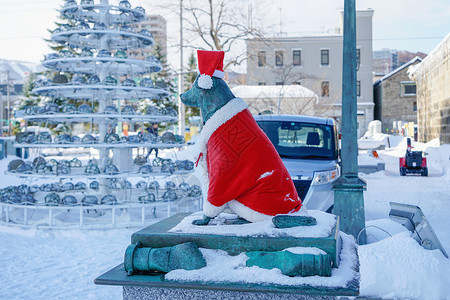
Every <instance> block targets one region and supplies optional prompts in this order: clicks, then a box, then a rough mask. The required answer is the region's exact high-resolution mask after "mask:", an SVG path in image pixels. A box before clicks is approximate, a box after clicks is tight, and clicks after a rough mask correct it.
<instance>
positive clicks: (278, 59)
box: [275, 50, 283, 67]
mask: <svg viewBox="0 0 450 300" xmlns="http://www.w3.org/2000/svg"><path fill="white" fill-rule="evenodd" d="M282 65H283V51H281V50H278V51H275V66H277V67H280V66H282Z"/></svg>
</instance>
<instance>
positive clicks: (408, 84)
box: [400, 81, 416, 96]
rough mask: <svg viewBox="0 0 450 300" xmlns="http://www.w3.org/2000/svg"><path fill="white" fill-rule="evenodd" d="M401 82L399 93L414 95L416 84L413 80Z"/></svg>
mask: <svg viewBox="0 0 450 300" xmlns="http://www.w3.org/2000/svg"><path fill="white" fill-rule="evenodd" d="M400 84H401V95H402V96H415V95H416V84H415V83H414V82H413V81H403V82H400Z"/></svg>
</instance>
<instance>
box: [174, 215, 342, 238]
mask: <svg viewBox="0 0 450 300" xmlns="http://www.w3.org/2000/svg"><path fill="white" fill-rule="evenodd" d="M308 213H309V215H310V216H311V217H314V218H315V219H316V221H317V225H315V226H303V227H301V230H299V228H298V227H293V228H285V229H279V228H275V226H274V225H273V223H272V220H267V221H261V222H256V223H248V224H242V225H224V224H223V223H225V220H224V219H227V218H229V216H230V215H229V214H224V213H222V214H220V215H219V216H218V217H216V219H217V220H218V221H216V222H217V223H216V224H217V225H216V226H210V225H208V226H196V225H192V221H193V220H196V219H201V218H202V217H203V213H202V212H197V213H193V214H191V215H189V216H187V217H186V218H184V219H183V220H182V221H181V222H180V223H179V224H178V225H177V226H175V227H174V228H172V229H170V230H169V232H175V233H195V234H214V235H228V236H270V237H277V236H292V237H297V238H301V237H328V236H329V235H330V233H331V230H332V229H333V227H334V226H335V224H336V217H335V216H334V215H331V214H327V213H325V212H322V211H318V210H308Z"/></svg>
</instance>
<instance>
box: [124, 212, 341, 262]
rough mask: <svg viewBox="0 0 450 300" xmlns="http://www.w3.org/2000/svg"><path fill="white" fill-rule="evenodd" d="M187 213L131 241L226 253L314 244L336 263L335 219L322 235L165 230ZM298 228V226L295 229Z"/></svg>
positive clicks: (337, 230)
mask: <svg viewBox="0 0 450 300" xmlns="http://www.w3.org/2000/svg"><path fill="white" fill-rule="evenodd" d="M187 216H189V214H176V215H174V216H172V217H170V218H167V219H164V220H162V221H160V222H158V223H155V224H153V225H151V226H149V227H147V228H144V229H142V230H140V231H138V232H136V233H134V234H133V235H132V236H131V244H136V243H138V242H139V243H141V244H142V247H152V248H163V247H172V246H175V245H178V244H183V243H187V242H193V243H194V244H195V245H197V247H198V248H206V249H220V250H224V251H227V252H228V254H230V255H238V254H240V253H242V252H251V251H280V250H283V249H286V248H290V247H316V248H319V249H321V250H323V251H325V252H326V253H327V254H328V255H330V257H331V260H332V263H333V267H337V266H339V251H340V243H341V240H340V237H339V220H336V225H335V226H334V228H333V229H332V230H331V234H330V236H328V237H324V238H296V237H291V236H279V237H271V236H256V237H255V236H227V235H214V234H188V233H174V232H169V230H170V229H172V228H173V227H175V226H176V225H177V224H178V223H180V221H181V220H183V219H184V218H185V217H187ZM299 230H300V229H299Z"/></svg>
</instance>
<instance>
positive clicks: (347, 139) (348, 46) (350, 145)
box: [333, 0, 366, 244]
mask: <svg viewBox="0 0 450 300" xmlns="http://www.w3.org/2000/svg"><path fill="white" fill-rule="evenodd" d="M342 65H343V67H342V131H341V132H342V140H341V141H342V143H341V145H342V146H341V148H342V149H341V153H342V154H341V161H342V168H341V170H342V174H341V177H339V178H338V180H336V181H335V182H334V183H333V189H334V208H333V213H334V214H336V215H338V216H339V220H340V228H341V230H342V231H343V232H345V233H347V234H351V235H353V236H354V237H355V238H357V237H359V241H357V242H359V244H365V243H366V233H365V231H364V230H363V229H364V228H365V226H366V225H365V215H364V195H363V191H365V190H366V182H365V181H364V180H362V179H360V178H359V177H358V140H357V138H358V134H357V95H356V7H355V0H344V45H343V64H342Z"/></svg>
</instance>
